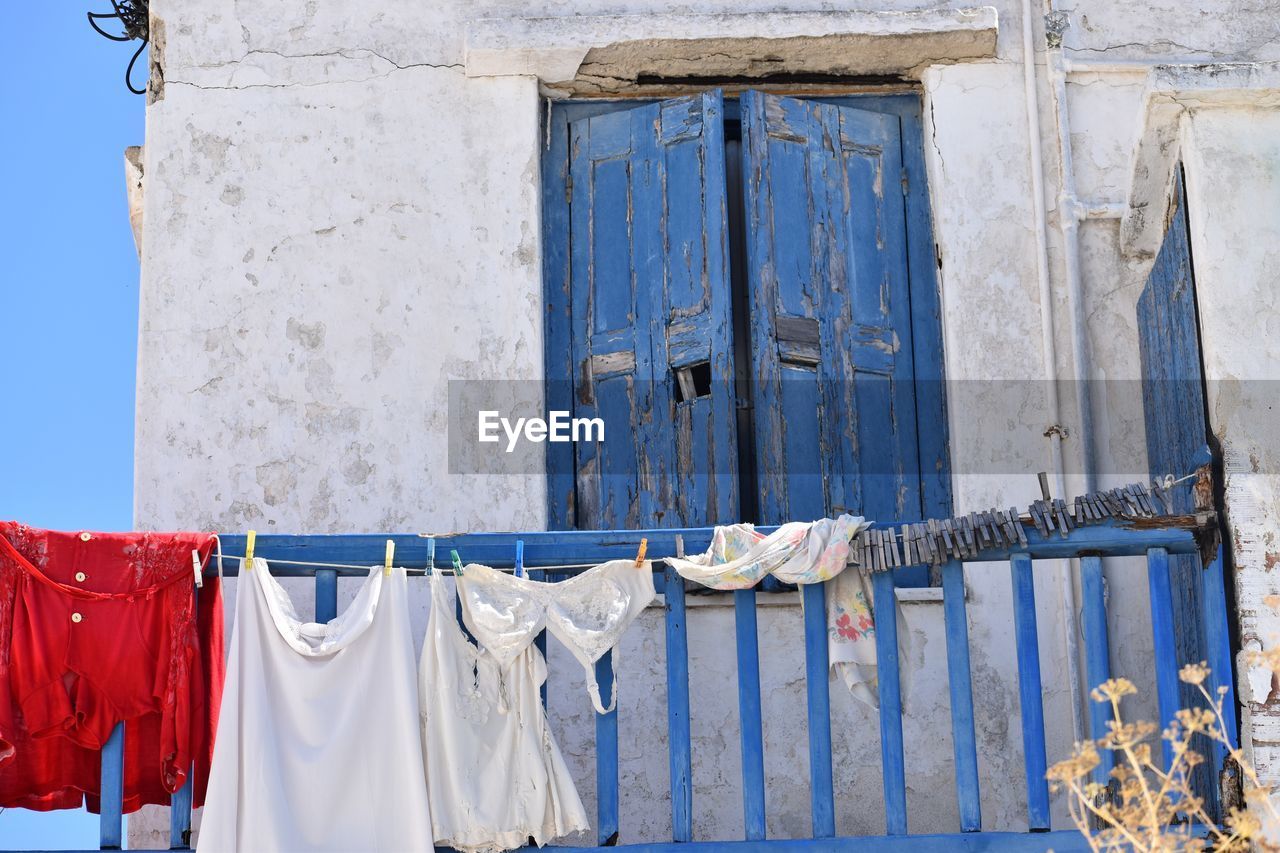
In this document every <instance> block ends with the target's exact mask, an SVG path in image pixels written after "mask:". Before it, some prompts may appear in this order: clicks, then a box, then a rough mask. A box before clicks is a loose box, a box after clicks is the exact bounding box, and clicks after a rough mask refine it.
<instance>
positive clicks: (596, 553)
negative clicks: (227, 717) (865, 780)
mask: <svg viewBox="0 0 1280 853" xmlns="http://www.w3.org/2000/svg"><path fill="white" fill-rule="evenodd" d="M1209 523H1210V522H1208V521H1206V519H1205V518H1204V517H1201V518H1199V519H1197V518H1196V517H1191V516H1178V517H1165V518H1157V519H1144V520H1141V521H1135V522H1123V521H1109V522H1105V523H1100V524H1096V525H1090V526H1086V527H1080V528H1076V529H1074V530H1072V531H1071V532H1070V533H1069V534H1067V535H1066V536H1060V535H1059V534H1057V533H1050V534H1049V535H1048V536H1043V535H1041V534H1039V533H1038V532H1037V530H1036V529H1035V528H1034V527H1033V526H1031V525H1030V524H1029V523H1027V524H1025V525H1024V527H1025V530H1026V537H1027V547H1025V548H1019V549H1016V550H1010V549H1007V548H989V549H986V550H983V551H981V552H980V553H979V554H978V556H976V557H975V558H973V559H969V560H966V561H965V563H967V564H969V565H971V566H972V565H973V564H975V563H984V564H995V565H990V569H991V573H990V574H987V575H984V576H982V578H983V582H989V583H997V582H1002V581H1000V578H999V571H1000V565H1001V564H1007V565H1008V566H1009V568H1010V573H1011V580H1012V584H1013V593H1014V596H1013V605H1014V613H1013V617H1014V623H1015V636H1016V655H1017V665H1018V666H1017V668H1018V681H1019V696H1020V701H1021V711H1022V713H1021V720H1022V738H1021V741H1022V749H1023V754H1024V765H1025V767H1026V779H1025V784H1026V803H1027V824H1028V826H1029V828H1030V832H1026V833H1018V832H983V831H982V815H981V807H980V796H979V794H980V788H979V781H978V760H977V747H976V742H975V736H974V700H973V686H972V682H971V678H970V666H969V638H968V627H967V626H968V623H967V616H966V611H965V606H966V605H965V594H964V576H963V566H962V564H961V562H959V561H952V562H948V563H945V564H943V565H942V567H941V575H942V598H943V608H944V609H943V614H944V624H945V633H946V644H947V669H948V679H949V693H950V706H951V707H950V712H951V729H952V742H953V747H954V751H955V764H954V768H955V792H956V797H957V801H958V806H959V825H958V826H956V827H954V830H955V831H954V832H953V833H951V834H931V835H908V834H907V798H906V772H905V769H906V768H905V766H904V758H903V738H902V701H901V685H900V672H899V662H898V642H897V632H898V624H897V616H896V613H897V611H896V608H895V607H894V606H893V603H894V596H895V591H894V581H893V575H892V572H885V573H881V574H878V575H876V576H875V578H874V581H873V589H874V597H875V618H876V646H877V654H878V659H879V672H880V677H879V703H880V708H879V718H880V750H881V757H880V760H881V774H882V779H883V789H884V806H885V816H886V820H885V835H883V836H875V837H849V838H837V837H836V819H835V808H836V798H835V794H834V791H833V784H832V759H831V755H832V749H831V746H832V731H831V711H830V701H829V696H828V660H827V633H826V631H827V629H826V624H825V588H824V587H823V586H822V585H820V584H819V585H812V586H805V587H802V588H801V594H802V595H803V596H804V605H805V606H804V617H803V618H804V638H805V669H806V683H807V714H808V733H809V788H810V805H811V815H812V839H811V840H810V839H805V840H788V841H783V840H776V841H768V840H767V839H766V832H765V774H764V741H763V736H762V720H761V700H760V650H759V645H758V640H757V634H756V593H755V591H754V590H743V591H738V592H735V593H734V607H735V611H736V614H735V616H736V621H735V625H736V644H737V666H738V679H737V681H738V709H739V719H740V724H741V732H740V743H741V753H742V755H741V757H742V797H743V815H744V821H743V824H744V825H743V827H742V834H741V837H740V838H735V839H722V840H720V841H716V842H698V843H696V844H692V846H693V847H698V848H704V847H707V846H709V845H722V844H728V843H732V842H736V843H734V844H733V846H734V847H736V848H742V849H746V848H748V847H752V846H754V844H753V843H764V844H769V845H770V849H771V850H772V851H779V853H781V851H782V850H783V849H784V848H786V849H790V848H795V849H800V848H804V849H806V850H826V849H835V848H837V847H838V848H841V849H859V850H860V849H874V850H890V851H892V850H908V849H909V850H911V851H914V853H921V851H933V850H939V851H940V850H974V851H977V850H983V851H985V850H1046V849H1049V848H1053V849H1054V850H1057V851H1067V850H1077V849H1079V850H1083V849H1087V845H1086V844H1085V842H1084V839H1083V838H1082V837H1081V836H1080V835H1079V834H1078V833H1076V832H1075V831H1074V830H1071V829H1068V828H1066V827H1058V828H1057V830H1056V831H1052V830H1053V827H1051V825H1050V809H1049V787H1048V783H1047V782H1046V780H1045V770H1046V766H1047V756H1046V750H1045V728H1044V706H1043V702H1042V695H1043V684H1042V674H1041V671H1040V652H1039V632H1038V630H1037V626H1036V606H1035V589H1034V583H1033V576H1034V573H1035V561H1036V560H1058V559H1064V558H1073V559H1075V558H1078V560H1079V563H1078V565H1079V571H1080V584H1081V590H1082V594H1083V602H1082V606H1083V620H1082V621H1083V633H1084V643H1085V669H1086V673H1087V678H1088V683H1089V686H1090V687H1093V686H1094V685H1097V684H1099V683H1101V682H1102V681H1104V680H1106V679H1107V678H1109V677H1110V675H1111V673H1110V669H1109V650H1108V641H1107V619H1106V603H1105V598H1104V594H1103V575H1102V558H1103V557H1121V556H1145V557H1146V568H1147V576H1148V584H1149V586H1148V588H1149V591H1150V596H1151V621H1152V629H1153V635H1154V636H1153V639H1154V655H1155V659H1154V661H1153V662H1152V664H1153V667H1154V670H1155V674H1156V683H1157V694H1158V703H1159V713H1160V716H1161V718H1162V719H1163V720H1165V721H1168V720H1170V719H1172V718H1173V715H1174V713H1175V711H1176V710H1177V709H1178V704H1179V688H1178V676H1177V671H1178V668H1179V665H1180V664H1181V663H1186V661H1181V662H1180V661H1178V660H1177V653H1176V648H1175V640H1174V621H1173V620H1174V615H1173V614H1174V607H1173V599H1172V595H1173V591H1172V590H1171V589H1170V580H1169V578H1170V575H1169V557H1170V555H1179V554H1193V553H1199V550H1200V543H1199V542H1198V541H1197V530H1198V529H1200V528H1203V527H1205V526H1206V525H1207V524H1209ZM762 529H764V528H762ZM642 536H643V537H646V538H647V539H648V541H649V552H648V553H649V556H650V557H651V558H659V557H663V556H671V555H674V554H675V553H676V538H677V536H680V537H682V538H683V544H684V546H685V548H686V550H687V551H688V552H697V551H700V550H703V549H705V548H706V547H707V545H708V543H709V540H710V536H711V530H710V529H708V528H693V529H683V530H677V529H671V530H648V531H603V532H596V531H573V532H537V533H469V534H458V535H443V536H437V537H434V538H433V539H428V538H425V537H423V536H419V535H394V536H390V537H388V536H386V535H380V534H379V535H323V536H285V535H262V536H259V537H258V538H257V545H256V552H255V553H256V555H257V556H260V557H264V558H266V559H267V560H269V561H271V564H272V566H271V568H272V574H274V575H278V576H295V577H297V576H314V577H315V584H316V587H315V590H316V605H315V610H316V614H315V618H316V619H317V621H327V620H329V619H332V618H333V617H334V616H335V615H336V613H337V577H338V575H339V574H350V575H353V576H355V575H359V574H361V573H362V570H358V569H356V568H351V569H342V568H336V569H335V568H315V567H310V566H299V565H291V564H290V563H288V562H286V561H290V560H292V561H299V562H304V563H306V562H311V563H335V564H350V565H352V566H360V565H375V564H378V563H380V562H382V559H383V555H384V551H385V543H386V540H387V539H388V538H391V539H393V540H394V541H395V543H396V551H395V553H396V564H397V565H400V566H404V567H406V568H409V569H414V568H424V567H425V566H426V565H427V564H428V559H429V553H431V554H434V551H435V549H437V548H438V549H440V553H442V554H448V552H449V550H450V549H457V550H458V551H459V552H461V553H462V554H463V555H464V556H465V557H466V559H467V561H468V562H479V563H485V564H488V565H490V566H494V567H511V566H514V565H515V564H516V562H517V560H522V564H523V566H524V567H525V568H526V570H527V571H528V573H529V576H530V577H532V578H540V579H545V580H550V581H555V580H558V579H561V578H562V577H564V576H565V575H564V573H563V571H561V572H557V571H555V567H557V566H563V565H566V564H577V563H596V562H603V561H605V560H611V559H622V558H627V557H632V556H634V555H635V553H636V546H637V543H638V542H639V539H640V538H641V537H642ZM222 544H223V549H224V550H225V551H226V553H228V554H243V553H244V547H245V540H244V537H243V536H224V537H222ZM518 555H519V556H518ZM443 562H447V561H443ZM443 562H442V565H443ZM661 566H662V564H661V563H655V571H656V577H655V583H656V585H657V587H658V590H659V591H660V592H664V593H665V595H664V599H665V619H666V632H665V635H666V658H667V659H666V672H667V723H668V750H669V763H670V791H671V825H672V840H671V842H670V843H669V844H666V843H664V844H657V845H652V844H648V845H642V846H644V847H646V848H650V849H656V848H664V849H672V848H674V847H676V846H690V843H691V842H692V839H693V835H694V821H695V816H696V812H695V810H694V805H695V798H694V791H693V786H692V754H691V747H690V727H689V714H690V707H689V664H688V654H689V652H688V645H687V641H686V630H685V594H684V585H683V583H682V582H680V578H679V576H678V575H675V574H674V572H672V571H670V570H665V571H664V570H663V569H662V568H661ZM238 567H239V563H238V562H237V561H228V562H227V564H226V573H227V574H231V575H234V574H236V573H237V569H238ZM1213 568H1218V567H1217V566H1214V567H1213ZM1204 578H1205V595H1204V600H1205V601H1206V602H1207V603H1206V605H1205V608H1204V612H1203V613H1202V614H1201V616H1202V621H1203V628H1204V635H1205V636H1206V637H1207V639H1208V644H1209V652H1210V658H1211V660H1210V661H1209V663H1210V665H1211V668H1212V673H1213V676H1212V677H1213V678H1214V679H1216V680H1217V681H1216V683H1215V684H1214V685H1213V688H1217V687H1219V686H1222V687H1226V688H1227V690H1228V695H1227V697H1226V702H1225V705H1226V708H1227V709H1228V711H1229V712H1230V713H1231V714H1234V702H1235V697H1234V693H1233V692H1231V689H1232V685H1231V679H1230V673H1231V666H1230V664H1231V659H1230V648H1229V640H1228V631H1227V613H1226V605H1225V599H1224V596H1223V589H1222V578H1221V572H1220V571H1206V572H1205V573H1204ZM596 677H597V678H598V680H599V681H600V688H601V692H602V694H603V695H606V696H607V695H609V693H610V688H611V680H612V677H613V668H612V665H611V661H610V658H609V656H606V657H605V658H604V659H602V660H601V661H600V662H599V663H598V665H597V667H596ZM544 690H545V688H544ZM1106 719H1107V718H1106V715H1105V709H1103V708H1102V707H1100V706H1098V707H1095V708H1093V709H1092V712H1091V714H1090V718H1089V723H1090V731H1091V734H1092V736H1093V737H1100V736H1101V735H1102V734H1104V732H1105V726H1106ZM1230 724H1231V726H1232V727H1233V729H1234V718H1232V720H1231V721H1230ZM595 725H596V733H595V734H596V787H597V815H596V840H597V843H598V844H599V845H600V846H602V847H603V846H608V845H612V844H615V843H618V842H619V825H618V778H619V777H618V712H617V710H614V711H613V712H611V713H609V714H604V715H596V718H595ZM123 736H127V732H126V733H124V735H123ZM121 738H122V733H121V731H120V729H117V730H116V732H115V734H114V735H113V736H112V738H111V740H110V741H109V742H108V744H107V746H106V747H105V748H104V750H103V761H102V815H101V820H102V824H101V848H102V849H114V848H119V847H120V845H121V826H122V820H121V813H120V810H121V801H122V781H121V780H122V766H121V761H122V757H121V756H122V749H121V747H122V742H121ZM1210 757H1211V758H1212V759H1213V766H1214V767H1215V768H1217V767H1221V766H1222V760H1223V758H1224V755H1223V754H1222V750H1221V749H1219V750H1218V751H1217V753H1216V754H1214V755H1211V756H1210ZM1108 770H1109V767H1107V766H1105V765H1104V766H1102V767H1100V768H1099V769H1098V771H1097V773H1098V775H1099V777H1100V778H1104V777H1105V774H1106V772H1107V771H1108ZM190 803H191V799H190V792H189V790H184V791H180V792H179V793H178V794H175V795H174V798H173V806H174V807H173V809H172V812H171V842H172V846H173V847H174V848H175V849H181V848H184V847H185V846H186V845H187V843H188V840H189V832H188V829H189V826H190ZM622 841H624V842H625V839H622ZM743 842H746V843H745V844H744V843H743Z"/></svg>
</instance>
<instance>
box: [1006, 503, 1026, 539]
mask: <svg viewBox="0 0 1280 853" xmlns="http://www.w3.org/2000/svg"><path fill="white" fill-rule="evenodd" d="M1009 518H1010V520H1011V521H1012V523H1013V532H1014V534H1015V535H1016V536H1017V537H1018V544H1019V545H1021V546H1022V547H1023V548H1025V547H1027V531H1026V529H1025V528H1023V526H1022V517H1021V516H1020V515H1019V514H1018V508H1017V507H1016V506H1011V507H1009Z"/></svg>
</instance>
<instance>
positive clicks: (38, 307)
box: [0, 0, 145, 849]
mask: <svg viewBox="0 0 1280 853" xmlns="http://www.w3.org/2000/svg"><path fill="white" fill-rule="evenodd" d="M110 8H111V5H110V3H109V2H108V0H86V3H83V4H82V3H69V2H56V3H21V4H17V5H15V6H14V7H13V8H12V9H10V11H9V14H8V15H7V16H6V18H7V24H8V26H7V27H6V29H7V30H8V32H9V33H10V34H11V38H9V39H8V41H7V51H6V52H7V53H8V57H7V62H6V64H7V67H8V72H7V75H6V76H7V79H6V81H5V85H4V87H3V89H2V90H0V98H2V99H3V115H4V119H5V120H4V126H5V132H4V133H3V134H0V152H3V159H2V160H0V162H3V163H4V165H5V169H4V187H5V189H4V192H3V199H4V204H3V205H2V206H0V246H2V247H3V256H4V259H5V264H4V268H3V269H4V272H3V273H2V274H0V305H2V306H3V308H2V309H0V364H2V365H3V366H4V373H5V379H6V382H7V384H6V391H5V396H6V401H5V405H4V407H3V409H2V411H3V413H4V416H3V417H0V444H3V446H5V447H8V448H9V450H8V451H7V453H6V460H5V472H4V476H3V477H0V518H5V519H18V520H21V521H24V522H27V523H29V524H34V525H37V526H40V527H51V528H58V529H73V530H75V529H80V528H89V529H98V530H128V529H129V528H131V527H132V522H133V507H132V505H133V386H134V368H135V352H136V345H137V334H138V259H137V255H136V254H135V252H134V248H133V238H132V236H131V233H130V230H129V215H128V206H127V204H126V201H125V181H124V165H123V154H124V149H125V147H126V146H128V145H139V144H141V143H142V141H143V119H144V110H145V103H144V101H145V99H144V98H142V97H140V96H137V95H132V94H130V93H129V91H128V90H127V89H126V88H125V86H124V68H125V65H126V64H127V63H128V61H129V57H130V56H131V55H132V54H133V51H134V50H135V49H136V47H137V45H136V44H133V45H129V44H120V43H116V42H111V41H107V40H106V39H104V38H102V37H101V36H99V35H97V34H96V33H94V32H93V30H92V29H90V28H89V24H88V22H87V21H86V20H85V13H86V12H88V11H109V10H110ZM143 59H145V56H144V58H143ZM143 59H140V60H139V62H143ZM144 67H145V66H144ZM35 846H39V847H40V848H42V849H49V848H53V849H57V848H67V847H72V846H80V847H84V848H91V847H97V818H96V816H93V815H88V814H85V813H83V812H55V813H52V814H35V813H32V812H25V811H22V810H20V809H7V810H5V811H3V812H0V849H15V848H16V849H22V848H27V849H31V848H33V847H35Z"/></svg>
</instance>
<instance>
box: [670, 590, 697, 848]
mask: <svg viewBox="0 0 1280 853" xmlns="http://www.w3.org/2000/svg"><path fill="white" fill-rule="evenodd" d="M663 590H664V592H663V601H664V608H665V610H666V627H667V750H668V757H669V760H670V761H669V763H670V766H671V840H672V841H691V840H693V759H692V751H691V746H690V742H689V640H688V633H687V630H686V627H685V607H684V605H685V601H684V579H683V578H681V577H680V575H679V574H677V573H676V570H675V569H674V568H672V567H671V566H669V565H668V566H667V567H666V582H665V584H664V585H663Z"/></svg>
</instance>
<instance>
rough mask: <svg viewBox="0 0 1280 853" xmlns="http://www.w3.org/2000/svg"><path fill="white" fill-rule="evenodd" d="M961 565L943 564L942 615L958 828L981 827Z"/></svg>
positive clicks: (958, 562)
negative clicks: (945, 638)
mask: <svg viewBox="0 0 1280 853" xmlns="http://www.w3.org/2000/svg"><path fill="white" fill-rule="evenodd" d="M964 599H965V592H964V565H963V564H962V563H961V562H960V561H958V560H952V561H950V562H948V563H946V564H944V565H943V567H942V615H943V620H944V622H945V626H946V632H947V680H948V683H949V686H950V690H951V740H952V746H953V748H954V751H955V757H956V800H957V803H958V805H959V809H960V831H961V832H979V831H980V830H981V829H982V805H981V795H980V789H979V783H978V746H977V739H976V738H975V736H974V727H973V676H972V671H971V669H970V665H969V620H968V615H967V612H966V609H965V600H964Z"/></svg>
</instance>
